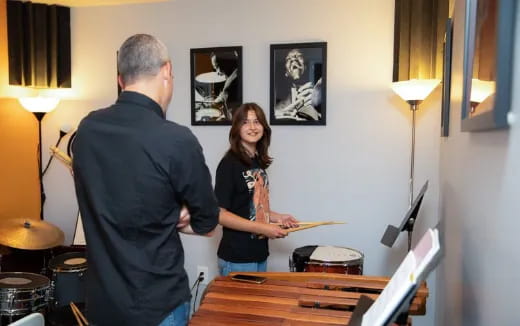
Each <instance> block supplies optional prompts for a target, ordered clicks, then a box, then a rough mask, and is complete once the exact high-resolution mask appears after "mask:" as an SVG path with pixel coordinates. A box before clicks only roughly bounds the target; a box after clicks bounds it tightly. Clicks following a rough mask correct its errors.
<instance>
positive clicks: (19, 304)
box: [0, 218, 87, 326]
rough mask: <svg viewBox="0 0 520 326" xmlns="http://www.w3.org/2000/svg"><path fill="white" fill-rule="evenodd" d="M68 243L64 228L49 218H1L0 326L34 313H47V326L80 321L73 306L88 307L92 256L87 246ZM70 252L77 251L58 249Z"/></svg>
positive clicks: (71, 323) (72, 323)
mask: <svg viewBox="0 0 520 326" xmlns="http://www.w3.org/2000/svg"><path fill="white" fill-rule="evenodd" d="M63 241H64V234H63V231H61V230H60V229H59V228H58V227H57V226H55V225H53V224H51V223H49V222H45V221H43V220H33V219H24V218H14V219H5V220H3V221H1V220H0V326H4V325H9V324H10V323H12V322H14V321H16V320H19V319H21V318H23V317H24V316H26V315H29V314H31V313H33V312H40V313H42V314H43V315H45V320H46V325H54V326H65V325H76V322H75V319H74V315H73V312H72V311H71V310H70V308H69V304H71V303H76V304H78V307H79V309H80V310H83V311H84V302H85V285H84V283H85V282H84V278H85V272H86V271H87V259H86V256H85V251H84V250H82V249H83V248H70V247H63V246H62V244H63ZM73 247H74V246H73ZM65 250H77V251H71V252H65V253H59V252H60V251H61V252H63V251H65ZM80 250H81V251H80ZM58 253H59V254H58ZM16 255H18V257H16ZM35 257H36V258H35ZM16 258H18V262H16ZM40 259H41V260H40ZM47 261H48V264H47ZM13 262H14V263H13ZM9 263H11V264H9ZM35 263H36V264H35ZM29 264H33V265H32V267H28V266H29ZM6 269H7V270H6ZM37 269H40V270H39V271H38V270H37Z"/></svg>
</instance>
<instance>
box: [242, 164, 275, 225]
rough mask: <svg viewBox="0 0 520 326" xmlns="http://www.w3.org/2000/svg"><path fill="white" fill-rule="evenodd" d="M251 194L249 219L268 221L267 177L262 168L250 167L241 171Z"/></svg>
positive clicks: (261, 221)
mask: <svg viewBox="0 0 520 326" xmlns="http://www.w3.org/2000/svg"><path fill="white" fill-rule="evenodd" d="M242 175H243V177H244V180H245V181H246V184H247V189H249V193H250V194H251V203H250V205H249V219H250V220H251V221H257V222H260V223H269V212H270V210H269V179H268V178H267V173H266V172H265V170H264V169H251V170H247V171H244V172H243V173H242Z"/></svg>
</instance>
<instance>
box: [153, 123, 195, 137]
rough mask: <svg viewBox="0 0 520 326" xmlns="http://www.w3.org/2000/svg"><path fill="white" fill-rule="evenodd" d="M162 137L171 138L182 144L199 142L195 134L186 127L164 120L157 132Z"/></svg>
mask: <svg viewBox="0 0 520 326" xmlns="http://www.w3.org/2000/svg"><path fill="white" fill-rule="evenodd" d="M155 131H156V132H157V133H159V134H160V135H161V136H165V137H171V139H176V140H178V141H182V142H198V141H197V138H196V137H195V135H194V134H193V132H192V131H191V130H190V129H189V128H188V127H186V126H183V125H181V124H178V123H176V122H173V121H170V120H164V121H162V122H161V124H160V125H159V126H158V127H157V128H156V130H155Z"/></svg>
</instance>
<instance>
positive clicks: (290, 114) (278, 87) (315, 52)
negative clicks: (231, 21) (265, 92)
mask: <svg viewBox="0 0 520 326" xmlns="http://www.w3.org/2000/svg"><path fill="white" fill-rule="evenodd" d="M270 52H271V70H270V71H271V72H270V75H271V76H270V77H271V83H270V84H271V88H270V106H269V113H270V114H269V115H270V123H271V124H272V125H326V121H327V119H326V118H327V110H326V109H327V43H326V42H319V43H291V44H271V51H270Z"/></svg>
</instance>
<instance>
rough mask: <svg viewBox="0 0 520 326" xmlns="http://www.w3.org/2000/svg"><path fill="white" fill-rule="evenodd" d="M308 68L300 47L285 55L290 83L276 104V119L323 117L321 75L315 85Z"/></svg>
mask: <svg viewBox="0 0 520 326" xmlns="http://www.w3.org/2000/svg"><path fill="white" fill-rule="evenodd" d="M306 70H307V66H306V64H305V59H304V57H303V53H302V52H301V51H300V49H292V50H290V51H289V52H288V53H287V55H286V57H285V77H286V78H287V81H288V83H289V84H288V85H286V86H287V88H286V90H285V91H286V93H285V95H282V96H281V97H282V98H281V100H279V101H278V102H277V103H276V104H275V109H274V112H275V118H276V119H291V120H319V119H320V118H321V113H320V110H321V83H322V82H321V76H320V78H319V79H318V80H317V82H316V84H315V85H313V84H312V82H311V81H309V80H308V79H307V76H306V75H305V72H306ZM282 88H283V86H282ZM282 93H283V91H282ZM278 98H279V96H278V95H277V99H278Z"/></svg>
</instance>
